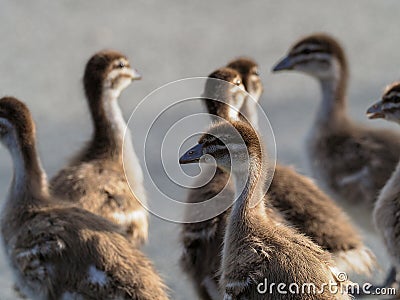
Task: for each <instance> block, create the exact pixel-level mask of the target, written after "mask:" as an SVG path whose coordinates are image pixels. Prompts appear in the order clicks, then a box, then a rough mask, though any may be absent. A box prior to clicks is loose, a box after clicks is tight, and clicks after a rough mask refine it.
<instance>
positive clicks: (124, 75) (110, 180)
mask: <svg viewBox="0 0 400 300" xmlns="http://www.w3.org/2000/svg"><path fill="white" fill-rule="evenodd" d="M135 79H140V75H139V74H138V73H137V72H136V71H135V70H134V69H131V68H130V65H129V62H128V59H127V58H126V57H125V56H124V55H122V54H120V53H118V52H115V51H102V52H99V53H96V54H95V55H94V56H93V57H92V58H90V60H89V61H88V63H87V65H86V69H85V75H84V80H83V81H84V88H85V93H86V98H87V101H88V104H89V108H90V112H91V116H92V120H93V125H94V132H93V136H92V139H91V140H90V142H89V143H88V145H87V146H86V147H85V148H84V149H83V150H82V151H81V152H80V153H79V154H78V155H77V156H76V157H75V158H74V159H73V160H72V161H71V163H70V164H69V165H68V166H67V167H65V168H64V169H62V170H61V171H60V172H59V173H58V174H57V175H56V176H55V177H54V178H53V179H52V180H51V189H52V191H53V193H54V195H56V196H58V197H60V198H62V199H65V200H67V201H71V202H74V203H79V204H80V205H81V206H82V207H83V208H85V209H87V210H89V211H91V212H93V213H95V214H97V215H100V216H102V217H105V218H107V219H108V220H110V221H112V222H114V223H116V224H118V225H120V226H121V227H122V228H123V230H124V231H125V232H126V234H127V235H128V236H129V237H130V239H131V241H132V242H134V243H136V244H142V243H143V242H144V241H146V240H147V232H148V216H147V211H146V210H145V208H144V207H143V206H142V204H141V203H145V202H146V195H145V192H144V187H143V174H142V170H141V166H140V164H139V162H138V159H137V157H136V154H135V152H134V149H133V146H132V142H131V139H130V132H129V130H127V131H126V132H125V129H126V128H127V126H126V123H125V121H124V119H123V116H122V113H121V111H120V108H119V106H118V102H117V101H118V97H119V94H120V93H121V92H122V91H123V90H124V89H125V88H126V87H127V86H128V85H129V84H130V82H131V81H132V80H135ZM125 133H126V134H125ZM124 134H125V136H124ZM122 153H124V157H123V155H122ZM123 161H124V163H125V165H123ZM124 167H125V171H126V172H127V175H128V178H129V183H130V186H131V187H132V191H131V189H130V186H129V185H128V182H127V180H126V177H125V172H124Z"/></svg>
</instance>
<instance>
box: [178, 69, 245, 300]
mask: <svg viewBox="0 0 400 300" xmlns="http://www.w3.org/2000/svg"><path fill="white" fill-rule="evenodd" d="M209 78H210V80H208V81H207V82H206V86H205V89H204V93H203V97H204V99H209V100H208V101H204V104H205V106H206V108H207V110H208V112H209V113H210V114H211V115H212V116H215V119H216V121H217V120H218V119H217V118H216V117H219V118H223V119H225V120H229V119H231V118H234V119H238V109H239V108H240V107H242V106H243V102H244V99H245V98H246V97H247V94H246V93H245V90H244V85H243V82H242V79H241V76H240V74H239V73H238V72H237V71H235V70H234V69H231V68H220V69H218V70H216V71H214V72H212V73H211V74H210V75H209ZM228 83H229V84H228ZM213 99H219V100H220V101H217V100H213ZM199 180H202V179H199ZM225 186H227V188H226V189H224V187H225ZM216 196H217V197H218V202H219V203H220V205H222V206H224V207H229V206H230V205H231V203H232V201H233V199H234V189H233V186H232V183H231V182H230V181H229V174H228V173H226V172H224V171H223V170H222V169H220V168H217V169H216V173H215V175H214V177H213V178H212V179H211V180H210V182H209V183H207V184H206V185H205V186H202V187H199V188H195V189H191V190H190V191H189V193H188V196H187V198H186V201H187V202H188V203H201V202H203V201H206V200H208V199H211V198H213V197H216ZM199 213H203V212H198V211H193V210H192V209H190V208H189V209H187V210H186V211H185V217H186V218H187V219H188V220H190V219H191V215H192V214H199ZM204 213H207V212H204ZM227 215H228V213H223V214H220V215H218V216H216V217H214V218H212V219H210V220H206V221H204V222H198V223H184V224H182V230H181V236H180V237H181V243H182V246H183V253H182V255H181V258H180V265H181V267H182V269H183V270H184V271H185V273H186V274H188V275H189V277H190V279H191V280H192V282H193V284H194V286H195V289H196V292H197V294H198V296H199V297H200V299H202V300H209V299H213V300H216V299H221V297H222V295H221V294H220V291H219V286H218V281H219V277H220V274H219V267H220V264H221V257H220V253H221V250H222V243H223V232H224V231H225V227H226V217H227Z"/></svg>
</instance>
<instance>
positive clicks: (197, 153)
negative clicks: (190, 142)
mask: <svg viewBox="0 0 400 300" xmlns="http://www.w3.org/2000/svg"><path fill="white" fill-rule="evenodd" d="M202 156H203V144H197V145H196V146H194V147H192V148H190V149H189V150H188V151H186V153H185V154H183V155H182V156H181V158H180V159H179V163H180V164H181V165H185V164H190V163H195V162H198V161H200V158H201V157H202Z"/></svg>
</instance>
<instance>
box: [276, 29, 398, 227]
mask: <svg viewBox="0 0 400 300" xmlns="http://www.w3.org/2000/svg"><path fill="white" fill-rule="evenodd" d="M274 70H275V71H281V70H297V71H301V72H303V73H306V74H308V75H311V76H312V77H314V78H316V79H317V80H318V81H319V82H320V85H321V90H322V95H323V97H322V102H321V104H320V108H319V111H318V113H317V116H316V120H315V122H314V125H313V128H312V130H311V132H310V134H309V136H308V139H307V154H308V159H309V163H310V166H311V169H312V171H313V174H314V176H315V177H316V178H318V180H319V181H321V183H323V184H324V185H325V186H326V187H327V189H329V191H330V192H331V193H332V194H334V195H335V197H336V198H337V199H338V200H340V201H341V203H342V204H343V205H344V206H345V207H346V208H347V209H348V210H349V212H351V213H352V216H353V218H354V220H356V221H358V222H359V223H360V224H361V225H363V226H364V227H366V228H370V229H371V228H372V227H371V225H372V224H371V218H370V217H369V216H370V215H371V212H372V208H373V205H374V203H375V200H376V198H377V195H378V192H379V190H380V189H381V188H382V187H383V186H384V184H385V183H386V181H387V180H388V179H389V177H390V175H391V174H392V172H393V170H394V167H395V165H396V163H397V161H398V159H399V153H400V135H399V134H398V133H396V132H393V131H390V130H379V129H372V128H369V127H365V126H362V125H360V124H357V123H354V122H353V121H352V120H351V119H350V118H349V117H348V114H347V110H346V98H345V96H346V88H347V81H348V66H347V60H346V56H345V53H344V51H343V49H342V47H341V46H340V44H339V42H338V41H336V40H335V39H334V38H332V37H330V36H328V35H326V34H315V35H311V36H308V37H305V38H303V39H301V40H300V41H298V42H297V43H295V45H294V46H293V47H292V48H291V50H290V51H289V53H288V55H287V56H286V57H285V58H284V59H283V60H282V61H280V62H279V63H278V64H277V65H276V66H275V68H274Z"/></svg>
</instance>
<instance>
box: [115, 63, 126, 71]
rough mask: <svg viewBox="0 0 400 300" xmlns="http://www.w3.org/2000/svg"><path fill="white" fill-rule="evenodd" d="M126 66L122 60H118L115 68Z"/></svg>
mask: <svg viewBox="0 0 400 300" xmlns="http://www.w3.org/2000/svg"><path fill="white" fill-rule="evenodd" d="M125 67H126V64H125V63H124V62H123V61H120V62H119V63H118V65H117V68H120V69H123V68H125Z"/></svg>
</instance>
